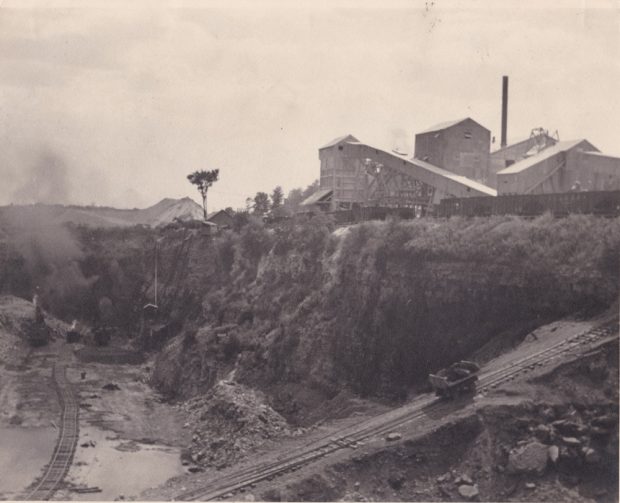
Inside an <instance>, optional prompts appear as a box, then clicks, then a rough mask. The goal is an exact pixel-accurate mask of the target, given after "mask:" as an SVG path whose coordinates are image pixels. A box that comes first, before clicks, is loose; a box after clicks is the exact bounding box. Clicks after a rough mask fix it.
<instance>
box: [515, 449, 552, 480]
mask: <svg viewBox="0 0 620 503" xmlns="http://www.w3.org/2000/svg"><path fill="white" fill-rule="evenodd" d="M547 449H548V447H547V446H546V445H544V444H541V443H540V442H530V443H528V444H526V445H523V446H521V447H518V448H516V449H513V450H511V451H510V453H509V455H508V467H507V468H508V472H509V473H529V472H536V473H539V474H540V473H543V472H544V471H545V468H546V467H547V458H548V451H547Z"/></svg>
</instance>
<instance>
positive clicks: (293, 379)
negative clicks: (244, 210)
mask: <svg viewBox="0 0 620 503" xmlns="http://www.w3.org/2000/svg"><path fill="white" fill-rule="evenodd" d="M189 256H190V258H189V259H188V260H189V264H190V273H189V274H190V275H193V276H192V277H191V278H188V280H187V281H186V285H190V286H191V288H192V289H195V291H196V290H199V291H200V292H202V296H201V298H202V315H201V319H200V320H199V321H197V324H196V325H194V326H191V327H190V326H189V325H186V329H185V330H184V331H183V333H182V334H180V335H179V336H178V340H177V341H176V342H175V343H173V344H171V345H170V347H168V348H165V349H164V350H163V351H162V353H161V355H160V356H159V358H158V363H157V365H156V368H155V371H154V375H153V383H154V384H155V385H156V386H158V387H159V388H160V389H161V390H162V391H164V392H166V393H168V394H170V395H176V396H181V397H183V396H184V397H188V396H192V395H195V394H199V393H203V392H205V391H206V390H207V389H209V388H210V387H211V386H213V384H214V382H215V381H216V380H217V379H218V378H221V377H224V376H226V375H229V374H230V373H233V375H234V378H235V379H236V380H238V381H240V382H242V383H245V384H248V385H251V386H254V387H259V388H262V389H263V390H265V391H267V392H268V394H269V392H270V390H271V392H272V395H271V396H272V398H273V401H274V403H276V405H278V403H279V406H280V408H281V409H286V408H289V409H290V410H289V411H288V412H289V413H290V414H294V413H295V409H296V405H295V404H294V403H293V402H294V400H292V399H291V393H290V392H287V391H286V390H285V391H284V392H283V391H282V386H283V385H284V386H290V387H291V388H290V389H293V388H292V387H293V386H296V388H295V390H296V393H295V394H296V395H301V394H303V393H300V392H299V390H300V389H303V390H312V392H314V393H318V394H319V395H321V396H324V397H330V396H333V395H334V394H335V393H337V392H338V391H339V390H341V389H342V388H349V389H352V390H353V391H355V392H357V393H360V394H362V395H377V394H388V395H392V396H396V397H398V396H400V395H402V393H403V392H404V390H405V389H407V388H409V387H410V386H411V385H412V384H415V383H416V382H422V381H423V380H424V379H425V377H426V375H427V374H428V372H429V371H432V370H436V369H437V368H438V367H441V366H443V365H444V364H446V363H449V362H451V361H453V360H454V359H457V358H461V357H464V356H466V355H468V354H471V353H472V352H473V351H475V350H476V349H478V348H479V347H480V346H482V345H483V344H484V343H486V342H487V341H489V340H491V339H492V338H494V337H496V336H498V335H499V334H501V333H503V332H506V331H512V332H515V333H516V335H519V332H522V333H524V331H527V329H531V328H533V327H534V326H536V325H537V324H540V323H542V322H543V321H545V320H547V319H549V318H556V317H561V316H565V315H569V314H579V313H586V312H594V311H596V310H599V309H604V308H605V307H607V306H609V304H610V303H612V302H613V301H614V300H615V299H617V297H618V276H619V270H618V269H619V267H618V266H619V264H618V262H619V261H618V257H619V256H620V222H619V221H618V220H603V219H595V218H591V217H582V216H573V217H570V218H566V219H561V220H555V219H553V218H551V217H541V218H539V219H537V220H533V221H523V220H520V219H517V218H513V217H497V218H491V219H480V220H459V219H453V220H450V221H445V222H439V221H437V222H432V221H411V222H385V223H377V222H372V223H367V224H363V225H360V226H356V227H353V228H350V229H348V230H346V231H344V232H343V231H342V230H339V231H338V232H336V233H331V232H330V230H329V228H328V225H327V224H326V222H322V221H320V220H317V219H315V220H313V221H310V222H305V223H299V222H298V223H295V224H293V223H286V224H285V225H284V226H283V227H281V228H279V229H276V230H273V229H269V230H268V229H264V228H262V227H261V226H260V225H259V224H251V225H249V226H247V227H245V228H244V229H243V230H242V231H241V233H240V234H235V233H228V234H224V235H223V236H220V237H218V238H215V239H213V240H211V241H209V242H208V243H207V242H203V243H201V244H200V245H199V246H198V243H194V245H193V249H192V251H191V252H190V254H189ZM192 263H193V264H194V265H195V266H196V267H197V266H198V265H199V264H202V269H201V270H202V273H201V274H197V273H196V271H198V270H199V269H196V268H192V266H191V264H192ZM209 264H210V265H209ZM192 271H194V272H192ZM276 390H277V392H276ZM287 393H288V394H287Z"/></svg>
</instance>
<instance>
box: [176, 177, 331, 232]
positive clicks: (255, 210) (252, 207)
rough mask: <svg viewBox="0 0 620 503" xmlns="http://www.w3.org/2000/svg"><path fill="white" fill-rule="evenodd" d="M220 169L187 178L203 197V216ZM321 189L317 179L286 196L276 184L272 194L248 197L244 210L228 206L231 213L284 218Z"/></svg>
mask: <svg viewBox="0 0 620 503" xmlns="http://www.w3.org/2000/svg"><path fill="white" fill-rule="evenodd" d="M219 172H220V170H219V169H213V170H209V171H207V170H201V171H194V172H193V173H190V174H189V175H187V179H188V180H189V182H190V183H191V184H192V185H195V186H196V188H197V189H198V192H199V193H200V196H201V198H202V211H203V217H204V219H205V220H206V219H207V195H208V192H209V188H210V187H211V186H212V185H213V184H214V183H215V182H217V181H218V179H219ZM318 189H319V182H318V180H315V181H314V182H312V183H311V184H310V185H308V186H307V187H306V188H305V189H302V188H296V189H292V190H290V191H289V193H288V195H287V196H286V197H284V191H283V190H282V187H280V186H279V185H278V186H276V187H275V188H274V189H273V191H272V192H271V194H268V193H267V192H257V193H256V194H255V195H254V197H248V198H246V200H245V209H244V210H242V211H234V210H233V209H232V208H226V210H225V211H227V212H228V213H230V214H235V213H244V212H245V213H247V214H250V215H254V216H257V217H261V218H262V217H266V216H271V217H273V218H282V217H288V216H291V215H294V214H295V213H296V212H297V210H298V208H299V205H300V204H301V202H302V201H303V200H304V199H306V198H307V197H309V196H310V195H312V194H313V193H314V192H316V191H317V190H318Z"/></svg>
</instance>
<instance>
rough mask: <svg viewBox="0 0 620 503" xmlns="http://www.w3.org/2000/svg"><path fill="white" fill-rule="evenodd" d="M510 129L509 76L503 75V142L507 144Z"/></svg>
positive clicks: (503, 144)
mask: <svg viewBox="0 0 620 503" xmlns="http://www.w3.org/2000/svg"><path fill="white" fill-rule="evenodd" d="M507 129H508V76H506V75H504V76H503V77H502V143H501V146H502V147H505V146H506V132H507Z"/></svg>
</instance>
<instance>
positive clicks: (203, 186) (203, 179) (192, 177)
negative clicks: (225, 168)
mask: <svg viewBox="0 0 620 503" xmlns="http://www.w3.org/2000/svg"><path fill="white" fill-rule="evenodd" d="M219 174H220V170H219V169H212V170H211V171H205V170H202V171H194V172H193V173H190V174H189V175H187V179H188V180H189V181H190V183H191V184H192V185H195V186H196V187H197V188H198V192H200V195H201V196H202V212H203V216H204V219H205V221H206V220H207V192H208V191H209V187H211V185H213V184H214V183H215V182H217V179H218V176H219Z"/></svg>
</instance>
